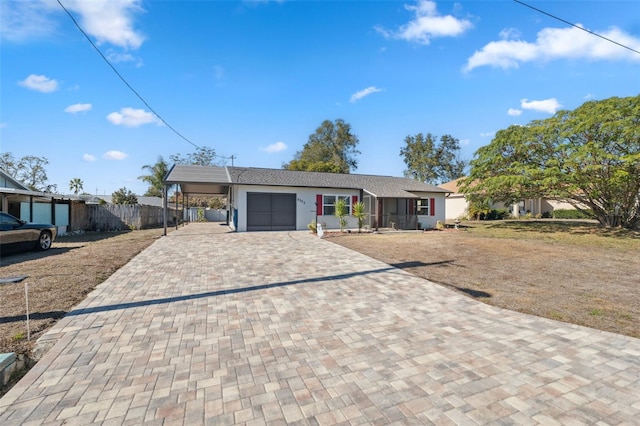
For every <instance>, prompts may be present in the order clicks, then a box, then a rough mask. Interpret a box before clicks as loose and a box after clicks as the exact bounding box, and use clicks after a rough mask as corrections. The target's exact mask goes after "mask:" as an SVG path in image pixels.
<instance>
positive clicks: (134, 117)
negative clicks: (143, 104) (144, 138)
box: [107, 108, 161, 127]
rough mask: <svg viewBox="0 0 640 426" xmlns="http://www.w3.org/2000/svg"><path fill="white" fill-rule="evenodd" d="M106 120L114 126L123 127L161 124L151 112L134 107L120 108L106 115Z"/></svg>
mask: <svg viewBox="0 0 640 426" xmlns="http://www.w3.org/2000/svg"><path fill="white" fill-rule="evenodd" d="M107 120H109V121H110V122H111V123H113V124H115V125H116V126H125V127H140V126H142V125H145V124H150V123H156V124H158V125H160V124H161V122H160V120H159V119H158V118H157V117H156V116H155V115H154V114H153V113H151V112H147V111H145V110H143V109H134V108H122V109H121V110H120V112H112V113H111V114H109V115H107Z"/></svg>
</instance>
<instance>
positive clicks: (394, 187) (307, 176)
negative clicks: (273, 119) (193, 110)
mask: <svg viewBox="0 0 640 426" xmlns="http://www.w3.org/2000/svg"><path fill="white" fill-rule="evenodd" d="M165 181H166V182H167V183H179V184H181V185H182V186H183V190H184V191H185V192H191V191H190V189H188V188H189V187H190V188H191V189H192V190H195V189H196V185H198V184H214V185H218V186H220V185H227V186H228V185H229V184H233V183H235V184H241V185H262V186H293V187H314V188H340V189H358V190H359V189H362V190H364V191H366V192H368V193H370V194H373V195H375V196H377V197H382V198H418V196H417V195H415V194H413V193H414V192H432V193H433V192H439V193H447V192H450V191H448V190H446V189H443V188H439V187H437V186H434V185H429V184H426V183H423V182H419V181H417V180H414V179H410V178H404V177H393V176H375V175H358V174H338V173H321V172H299V171H293V170H284V169H262V168H255V167H213V166H211V167H207V166H189V165H176V166H174V167H173V168H172V169H171V171H170V172H169V173H168V175H167V178H166V180H165ZM221 193H222V192H221Z"/></svg>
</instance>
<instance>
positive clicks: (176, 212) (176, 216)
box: [174, 184, 178, 231]
mask: <svg viewBox="0 0 640 426" xmlns="http://www.w3.org/2000/svg"><path fill="white" fill-rule="evenodd" d="M175 214H176V215H175V216H174V217H175V218H176V231H177V230H178V184H176V211H175Z"/></svg>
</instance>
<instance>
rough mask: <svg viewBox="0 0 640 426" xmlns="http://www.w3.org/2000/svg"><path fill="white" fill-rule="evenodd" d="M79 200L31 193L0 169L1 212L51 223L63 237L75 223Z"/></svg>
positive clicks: (46, 193)
mask: <svg viewBox="0 0 640 426" xmlns="http://www.w3.org/2000/svg"><path fill="white" fill-rule="evenodd" d="M80 202H81V200H80V199H79V198H78V197H72V196H65V195H60V194H52V193H49V192H39V191H32V190H30V189H29V188H28V187H27V186H25V185H24V184H22V183H21V182H19V181H18V180H16V179H14V178H13V177H11V176H10V175H9V174H8V173H7V172H6V171H5V170H3V169H0V211H3V212H5V213H9V214H10V215H13V216H15V217H17V218H19V219H22V220H26V221H27V222H34V223H51V224H53V225H56V227H57V228H58V235H64V234H65V233H67V231H69V230H70V228H71V224H72V223H73V221H72V217H73V211H74V207H75V206H77V205H78V203H80Z"/></svg>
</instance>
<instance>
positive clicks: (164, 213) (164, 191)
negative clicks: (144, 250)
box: [162, 184, 169, 237]
mask: <svg viewBox="0 0 640 426" xmlns="http://www.w3.org/2000/svg"><path fill="white" fill-rule="evenodd" d="M168 192H169V191H167V184H164V186H163V187H162V224H163V226H164V234H163V235H164V236H165V237H166V236H167V208H168V206H167V193H168Z"/></svg>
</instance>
